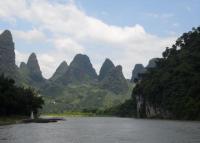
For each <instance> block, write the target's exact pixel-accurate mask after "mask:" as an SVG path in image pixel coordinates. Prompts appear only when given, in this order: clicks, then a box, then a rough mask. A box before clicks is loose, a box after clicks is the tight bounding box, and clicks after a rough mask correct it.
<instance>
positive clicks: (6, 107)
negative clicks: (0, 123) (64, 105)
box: [0, 75, 44, 116]
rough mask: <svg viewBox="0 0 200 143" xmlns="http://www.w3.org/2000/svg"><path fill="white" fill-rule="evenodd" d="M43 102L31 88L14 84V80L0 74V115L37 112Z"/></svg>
mask: <svg viewBox="0 0 200 143" xmlns="http://www.w3.org/2000/svg"><path fill="white" fill-rule="evenodd" d="M43 103H44V101H43V99H42V98H41V97H38V96H37V93H36V92H35V91H34V90H33V89H30V88H28V89H25V88H22V87H17V86H15V81H14V80H12V79H9V78H6V77H4V75H1V76H0V115H1V116H10V115H29V114H30V112H31V111H33V112H37V111H38V109H39V108H42V104H43Z"/></svg>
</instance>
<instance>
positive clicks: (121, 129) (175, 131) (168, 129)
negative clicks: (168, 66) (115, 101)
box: [0, 117, 200, 143]
mask: <svg viewBox="0 0 200 143" xmlns="http://www.w3.org/2000/svg"><path fill="white" fill-rule="evenodd" d="M0 143H200V123H199V122H181V121H162V120H141V119H129V118H108V117H91V118H90V117H81V118H66V121H61V122H58V123H48V124H37V123H32V124H18V125H8V126H0Z"/></svg>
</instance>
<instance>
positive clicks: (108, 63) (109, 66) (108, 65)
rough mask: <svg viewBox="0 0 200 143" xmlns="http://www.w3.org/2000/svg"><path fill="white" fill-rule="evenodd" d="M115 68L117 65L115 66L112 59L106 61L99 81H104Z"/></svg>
mask: <svg viewBox="0 0 200 143" xmlns="http://www.w3.org/2000/svg"><path fill="white" fill-rule="evenodd" d="M114 67H115V65H114V64H113V62H112V61H111V60H110V59H106V60H105V61H104V63H103V65H102V67H101V69H100V72H99V77H98V79H99V81H102V80H103V79H104V78H105V77H106V75H107V74H108V73H109V71H110V70H111V69H113V68H114Z"/></svg>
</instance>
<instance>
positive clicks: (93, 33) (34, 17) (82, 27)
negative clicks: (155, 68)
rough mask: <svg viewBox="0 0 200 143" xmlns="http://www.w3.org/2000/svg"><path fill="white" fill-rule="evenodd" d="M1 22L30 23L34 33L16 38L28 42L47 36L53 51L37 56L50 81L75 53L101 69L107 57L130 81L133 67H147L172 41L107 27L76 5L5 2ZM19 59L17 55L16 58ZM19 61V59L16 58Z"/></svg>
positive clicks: (43, 1) (141, 31) (0, 9)
mask: <svg viewBox="0 0 200 143" xmlns="http://www.w3.org/2000/svg"><path fill="white" fill-rule="evenodd" d="M149 16H153V17H155V18H162V19H168V18H171V17H173V14H161V15H158V14H150V15H149ZM0 18H6V19H14V20H16V22H17V19H22V20H25V21H28V22H31V23H33V25H34V26H35V27H37V28H38V29H40V31H39V30H37V29H32V30H30V31H28V32H23V31H21V32H20V31H18V34H16V36H18V37H21V38H23V39H25V40H28V41H34V40H36V41H37V40H41V39H43V38H45V34H44V33H43V32H42V31H47V32H48V33H51V37H49V35H48V34H46V38H47V40H48V42H49V43H51V44H52V46H54V47H55V48H54V49H51V50H50V51H48V53H39V54H38V59H39V61H40V64H41V69H42V70H43V73H44V75H45V76H46V77H49V76H50V75H51V74H52V73H53V72H54V71H55V68H56V67H57V66H58V64H59V62H61V61H62V60H67V61H68V63H69V61H71V60H72V58H73V56H74V55H75V54H77V53H80V52H81V53H85V54H88V55H89V56H90V58H91V59H92V63H93V65H94V66H95V67H96V68H97V71H98V70H99V68H100V65H101V64H102V62H103V61H104V59H105V58H106V57H108V58H111V59H113V61H114V63H115V64H116V65H117V64H121V65H122V66H123V71H124V73H125V76H126V77H127V78H130V76H131V72H132V69H133V67H134V65H135V64H136V63H143V64H146V63H147V62H148V60H149V59H150V58H153V57H158V56H160V55H161V53H162V51H163V50H164V49H165V47H166V46H170V45H171V43H172V42H173V41H174V40H175V37H165V38H160V37H157V36H156V35H152V34H150V33H147V32H146V31H145V29H144V28H143V27H142V26H141V25H139V24H136V25H134V26H125V27H121V26H116V25H109V24H107V23H105V22H103V21H101V20H99V19H97V18H94V17H91V16H88V15H87V14H86V13H85V12H84V11H82V10H80V9H79V8H78V7H77V6H76V5H75V2H74V1H73V2H70V3H68V4H59V3H56V2H54V3H51V2H49V1H47V0H32V1H26V0H16V1H13V0H6V1H2V2H1V5H0ZM18 56H19V57H20V55H19V54H17V58H18ZM18 59H20V58H18Z"/></svg>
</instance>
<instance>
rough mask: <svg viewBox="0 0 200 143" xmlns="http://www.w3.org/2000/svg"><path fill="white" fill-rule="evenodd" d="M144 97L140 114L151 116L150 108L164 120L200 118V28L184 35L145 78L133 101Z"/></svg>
mask: <svg viewBox="0 0 200 143" xmlns="http://www.w3.org/2000/svg"><path fill="white" fill-rule="evenodd" d="M136 97H137V98H139V97H140V98H143V106H142V107H143V109H142V110H140V111H141V112H140V114H141V115H143V117H145V116H146V115H147V111H146V109H147V108H146V107H147V104H148V106H149V105H150V106H151V107H153V108H154V109H156V108H157V109H161V110H162V111H163V112H161V110H160V112H158V113H157V115H158V116H160V117H164V116H166V114H168V115H167V116H168V117H170V118H175V119H200V27H198V28H193V29H192V31H190V32H188V33H184V34H183V35H182V36H181V37H180V38H178V39H177V41H176V43H175V44H174V45H173V46H172V47H171V48H168V47H167V48H166V50H165V51H164V52H163V58H160V59H159V60H158V61H157V66H156V67H155V68H150V69H148V71H147V72H146V73H145V74H143V75H142V80H141V81H139V82H138V84H137V85H136V87H135V89H134V90H133V98H136Z"/></svg>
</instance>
